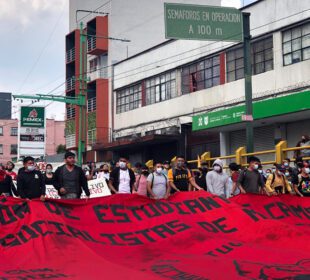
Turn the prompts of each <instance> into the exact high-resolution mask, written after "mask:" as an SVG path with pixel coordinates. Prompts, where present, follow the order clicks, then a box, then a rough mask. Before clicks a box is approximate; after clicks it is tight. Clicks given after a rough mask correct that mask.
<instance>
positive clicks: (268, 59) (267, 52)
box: [251, 36, 273, 75]
mask: <svg viewBox="0 0 310 280" xmlns="http://www.w3.org/2000/svg"><path fill="white" fill-rule="evenodd" d="M251 54H252V73H253V75H256V74H260V73H263V72H267V71H270V70H273V41H272V36H271V37H268V38H265V39H263V40H259V41H257V42H254V43H253V44H252V45H251Z"/></svg>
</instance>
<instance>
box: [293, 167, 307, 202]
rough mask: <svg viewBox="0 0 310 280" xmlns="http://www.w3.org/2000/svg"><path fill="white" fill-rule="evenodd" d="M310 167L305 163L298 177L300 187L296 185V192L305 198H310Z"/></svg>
mask: <svg viewBox="0 0 310 280" xmlns="http://www.w3.org/2000/svg"><path fill="white" fill-rule="evenodd" d="M309 173H310V165H309V164H308V163H304V164H303V167H302V168H301V173H300V174H299V175H298V185H297V186H296V185H294V189H295V192H296V193H297V194H298V195H299V196H301V197H303V196H307V197H310V174H309Z"/></svg>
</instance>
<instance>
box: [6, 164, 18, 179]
mask: <svg viewBox="0 0 310 280" xmlns="http://www.w3.org/2000/svg"><path fill="white" fill-rule="evenodd" d="M14 168H15V164H14V163H13V162H12V161H8V162H7V163H6V174H8V175H9V176H11V178H12V180H13V181H16V179H17V174H16V172H14V171H13V170H14Z"/></svg>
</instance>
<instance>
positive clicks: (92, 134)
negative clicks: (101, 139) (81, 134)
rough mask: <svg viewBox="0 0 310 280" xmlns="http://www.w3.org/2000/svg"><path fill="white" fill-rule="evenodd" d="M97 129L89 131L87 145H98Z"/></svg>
mask: <svg viewBox="0 0 310 280" xmlns="http://www.w3.org/2000/svg"><path fill="white" fill-rule="evenodd" d="M96 135H97V133H96V128H95V129H91V130H88V131H87V143H88V145H93V144H95V143H96V138H97V137H96Z"/></svg>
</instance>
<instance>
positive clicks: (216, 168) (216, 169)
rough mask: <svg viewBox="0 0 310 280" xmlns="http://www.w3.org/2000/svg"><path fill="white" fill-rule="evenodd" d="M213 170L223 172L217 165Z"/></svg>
mask: <svg viewBox="0 0 310 280" xmlns="http://www.w3.org/2000/svg"><path fill="white" fill-rule="evenodd" d="M213 169H214V170H215V171H216V172H220V171H221V167H220V166H218V165H215V166H214V167H213Z"/></svg>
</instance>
